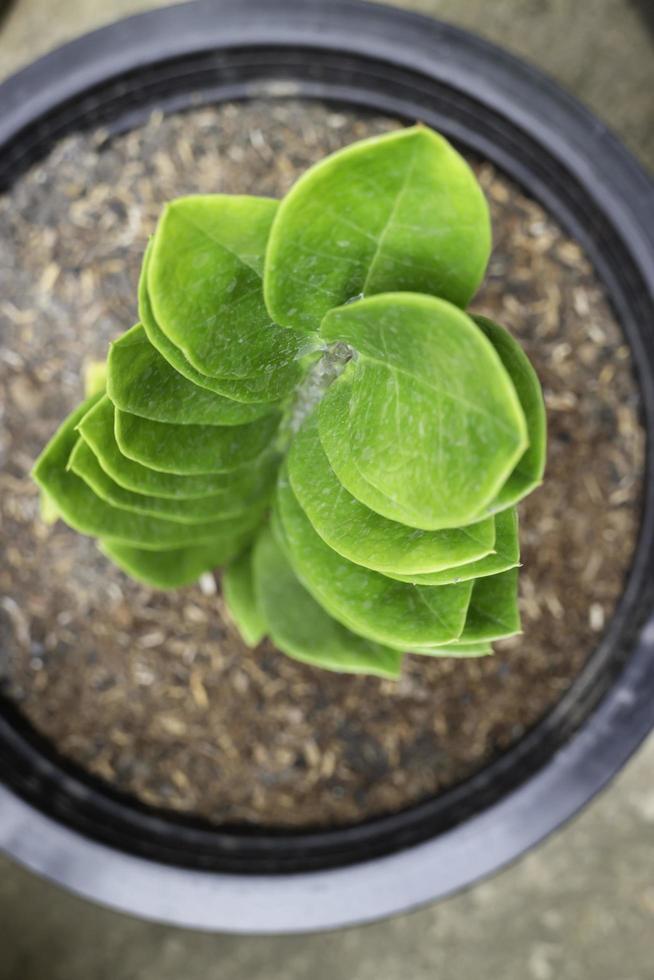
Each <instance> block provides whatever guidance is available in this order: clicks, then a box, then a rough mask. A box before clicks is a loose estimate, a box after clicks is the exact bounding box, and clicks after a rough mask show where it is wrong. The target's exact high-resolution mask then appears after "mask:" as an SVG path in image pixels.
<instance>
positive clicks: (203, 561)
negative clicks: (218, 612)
mask: <svg viewBox="0 0 654 980" xmlns="http://www.w3.org/2000/svg"><path fill="white" fill-rule="evenodd" d="M243 543H244V542H243V539H242V538H241V539H239V538H233V539H231V540H228V539H225V540H224V541H217V542H211V543H209V544H198V545H190V546H189V547H187V548H171V549H170V550H165V551H146V550H144V549H142V548H134V547H132V546H131V545H127V544H118V543H117V542H115V541H99V542H98V547H99V548H100V550H101V551H102V553H103V554H104V555H106V556H107V558H110V559H111V561H113V562H114V564H116V565H118V567H119V568H120V569H122V571H123V572H125V574H126V575H130V576H131V577H132V578H135V579H137V581H139V582H143V583H145V585H150V586H152V587H153V588H155V589H178V588H181V586H183V585H190V584H191V583H192V582H195V581H197V579H198V578H199V577H200V576H201V575H202V574H203V573H204V572H211V571H213V570H214V569H216V568H219V567H220V566H221V565H225V564H226V563H227V562H228V561H231V559H232V558H233V556H234V555H235V554H237V553H238V551H239V550H240V549H241V548H242V547H243Z"/></svg>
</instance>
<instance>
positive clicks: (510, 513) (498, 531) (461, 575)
mask: <svg viewBox="0 0 654 980" xmlns="http://www.w3.org/2000/svg"><path fill="white" fill-rule="evenodd" d="M519 564H520V541H519V538H518V515H517V513H516V510H515V508H514V507H512V508H510V509H508V510H504V511H502V512H501V513H499V514H496V516H495V550H494V553H493V554H490V555H487V556H486V557H485V558H481V559H479V560H478V561H473V562H470V563H469V564H467V565H459V566H457V567H456V568H448V569H445V570H443V571H441V572H431V573H427V574H423V575H398V574H397V573H396V572H387V573H386V574H387V575H390V576H391V578H397V579H399V580H400V581H401V582H415V583H416V584H417V585H447V584H448V583H450V582H467V581H468V580H469V579H477V578H482V577H484V576H486V575H497V574H498V573H499V572H506V571H508V569H509V568H516V567H517V566H518V565H519Z"/></svg>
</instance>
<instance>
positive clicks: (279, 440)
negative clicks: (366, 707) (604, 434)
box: [34, 127, 545, 676]
mask: <svg viewBox="0 0 654 980" xmlns="http://www.w3.org/2000/svg"><path fill="white" fill-rule="evenodd" d="M489 250H490V228H489V218H488V211H487V206H486V202H485V200H484V197H483V194H482V193H481V190H480V188H479V187H478V185H477V183H476V180H475V178H474V176H473V174H472V172H471V171H470V170H469V168H468V167H467V165H466V164H465V162H464V161H463V160H462V158H461V157H460V156H459V155H458V154H457V153H456V152H455V151H454V150H453V149H452V147H451V146H450V145H449V144H448V143H447V142H446V141H445V140H444V139H442V138H441V137H440V136H438V135H436V134H435V133H433V132H431V131H430V130H428V129H426V128H424V127H415V128H413V129H406V130H403V131H401V132H399V133H393V134H390V135H388V136H384V137H381V138H377V139H372V140H366V141H363V142H361V143H358V144H355V145H353V146H351V147H348V148H347V149H346V150H343V151H341V152H340V153H337V154H335V155H334V156H332V157H330V158H328V159H327V160H325V161H323V162H322V163H320V164H319V165H317V166H316V167H314V168H312V169H311V170H309V171H308V172H307V173H306V174H305V175H304V176H303V177H302V178H301V179H300V180H299V181H298V182H297V184H296V185H295V186H294V187H293V188H292V189H291V191H290V192H289V194H288V195H287V196H286V197H285V198H284V200H283V201H282V202H281V204H278V203H277V202H276V201H272V200H268V199H263V198H254V197H227V196H222V195H215V196H198V197H191V198H182V199H180V200H177V201H174V202H172V203H171V204H170V205H168V207H167V208H166V209H165V211H164V214H163V216H162V218H161V220H160V222H159V225H158V227H157V230H156V234H155V236H154V238H153V239H152V241H151V242H150V245H149V247H148V249H147V251H146V254H145V258H144V262H143V268H142V273H141V281H140V286H139V316H140V323H139V324H137V325H136V326H135V327H133V328H132V329H131V330H129V331H127V333H125V334H124V335H123V336H122V337H121V338H120V339H119V340H118V341H117V342H116V343H114V344H113V345H112V346H111V349H110V352H109V356H108V359H107V381H106V391H104V390H103V391H101V392H97V393H96V394H94V395H92V396H91V397H90V398H89V399H88V400H87V401H86V402H85V403H84V404H83V405H81V406H80V407H79V408H78V409H77V411H75V412H74V413H73V414H72V415H71V416H70V417H69V418H68V419H67V420H66V422H65V423H64V424H63V426H62V427H61V429H60V430H59V431H58V432H57V434H56V435H55V437H54V438H53V440H52V441H51V442H50V443H49V445H48V446H47V447H46V449H45V450H44V452H43V454H42V455H41V457H40V459H39V460H38V462H37V464H36V466H35V470H34V473H35V478H36V480H37V481H38V483H39V484H40V486H41V488H42V491H43V493H44V495H45V497H46V499H47V501H48V504H49V509H50V510H52V509H53V508H54V510H55V511H56V513H57V514H58V515H59V516H61V517H63V519H64V520H65V521H67V523H69V524H70V525H71V526H72V527H74V528H76V529H77V530H79V531H81V532H83V533H85V534H90V535H92V536H94V537H96V538H98V539H99V543H100V547H101V548H102V550H103V551H104V552H105V553H106V554H107V555H108V556H109V557H111V558H112V559H113V560H114V561H115V562H116V563H117V564H118V565H120V566H121V567H122V568H123V569H124V570H125V571H127V572H128V573H130V574H131V575H133V576H134V577H136V578H138V579H141V580H143V581H145V582H148V583H150V584H153V585H155V586H160V587H174V586H178V585H182V584H184V583H187V582H190V581H192V580H193V579H195V578H197V577H198V575H199V574H201V573H202V572H203V571H207V570H210V569H214V568H216V567H218V566H225V565H226V566H227V569H226V572H225V575H224V590H225V597H226V600H227V603H228V606H229V608H230V611H231V613H232V616H233V618H234V620H235V621H236V623H237V625H238V627H239V629H240V631H241V633H242V635H243V637H244V638H245V640H246V642H248V643H249V644H251V645H254V644H256V643H257V642H258V641H259V640H260V639H261V638H262V637H263V636H264V635H269V636H270V637H271V638H272V640H273V641H274V642H275V643H276V645H277V646H278V647H279V648H280V649H281V650H283V651H284V652H286V653H288V654H289V655H291V656H293V657H296V658H299V659H301V660H306V661H309V662H311V663H314V664H318V665H320V666H323V667H326V668H330V669H336V670H344V671H353V672H366V673H376V674H379V675H383V676H395V675H396V674H397V673H398V671H399V666H400V661H401V657H402V654H403V652H405V651H412V652H416V653H422V654H425V655H447V656H479V655H483V654H485V653H488V652H489V651H490V644H491V642H492V641H493V640H496V639H499V638H501V637H504V636H507V635H510V634H512V633H514V632H516V631H517V630H519V616H518V611H517V599H516V582H517V569H518V565H519V548H518V525H517V516H516V511H515V505H516V503H517V502H518V501H519V500H520V499H521V498H522V497H524V496H525V495H526V494H527V493H529V492H530V491H531V490H532V489H533V488H534V487H535V486H537V485H538V483H539V482H540V481H541V479H542V473H543V460H544V446H545V419H544V410H543V404H542V397H541V393H540V387H539V384H538V381H537V378H536V376H535V374H534V371H533V369H532V368H531V366H530V364H529V362H528V360H527V358H526V356H525V355H524V353H523V351H522V350H521V348H520V347H519V345H518V344H517V343H516V341H515V340H513V339H512V337H511V336H510V335H509V334H508V333H507V331H505V330H504V329H503V328H502V327H500V326H498V325H496V324H494V323H492V322H491V321H489V320H486V319H484V318H481V317H471V316H469V315H467V314H466V313H465V312H463V309H464V308H465V306H466V305H467V303H468V302H469V300H470V299H471V297H472V295H473V294H474V292H475V291H476V289H477V287H478V285H479V283H480V282H481V280H482V278H483V275H484V272H485V268H486V264H487V261H488V255H489ZM335 355H337V356H335ZM335 364H338V365H340V371H335V370H334V365H335ZM325 366H327V368H330V367H331V371H332V375H333V374H337V377H336V378H335V380H332V381H331V383H330V384H329V385H328V386H327V387H326V389H325V390H321V387H320V384H319V383H318V382H317V380H316V379H320V378H321V377H325V376H330V377H331V375H329V371H325Z"/></svg>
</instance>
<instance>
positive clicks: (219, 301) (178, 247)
mask: <svg viewBox="0 0 654 980" xmlns="http://www.w3.org/2000/svg"><path fill="white" fill-rule="evenodd" d="M277 206H278V205H277V201H273V200H270V199H268V198H260V197H245V196H228V195H222V194H215V195H204V196H197V197H184V198H179V199H178V200H176V201H173V202H172V203H170V204H168V205H167V206H166V208H165V210H164V212H163V215H162V217H161V219H160V221H159V225H158V227H157V231H156V234H155V237H154V243H153V247H152V253H151V257H150V261H149V265H148V272H147V283H148V296H149V299H150V304H151V307H152V312H153V315H154V318H155V320H156V322H157V324H158V326H159V328H160V329H161V330H162V331H163V333H164V334H165V335H166V336H167V337H168V339H169V340H170V341H172V343H173V344H175V345H176V346H177V347H178V348H179V349H180V350H181V351H182V353H183V354H184V357H185V358H186V360H187V361H188V362H189V363H190V364H192V365H193V367H195V368H196V369H197V370H198V371H200V372H202V374H207V375H209V376H211V377H215V378H234V379H248V378H258V377H260V376H261V375H277V376H278V377H279V378H285V379H286V382H285V385H286V388H287V390H289V391H290V390H292V388H293V387H294V385H295V384H296V383H297V381H298V380H299V377H300V373H301V371H300V366H299V364H298V363H297V358H298V354H299V351H300V341H299V339H298V338H297V337H295V336H294V335H292V334H289V333H288V332H286V331H285V330H283V329H282V328H280V327H278V326H277V325H276V324H274V323H272V322H271V318H270V316H269V315H268V311H267V310H266V306H265V303H264V301H263V289H262V281H261V280H262V276H263V257H264V254H265V249H266V243H267V241H268V233H269V231H270V225H271V223H272V220H273V217H274V215H275V212H276V210H277Z"/></svg>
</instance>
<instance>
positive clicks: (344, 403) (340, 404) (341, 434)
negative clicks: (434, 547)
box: [318, 373, 421, 530]
mask: <svg viewBox="0 0 654 980" xmlns="http://www.w3.org/2000/svg"><path fill="white" fill-rule="evenodd" d="M351 392H352V385H351V383H350V381H349V380H348V376H347V373H345V374H342V375H341V376H340V378H338V379H337V380H336V381H335V382H333V383H332V385H331V386H330V387H329V389H328V390H327V392H326V394H325V395H324V397H323V399H322V402H321V403H320V406H319V408H318V433H319V435H320V442H321V444H322V447H323V449H324V451H325V455H326V456H327V459H328V462H329V465H330V466H331V467H332V469H333V470H334V473H335V474H336V477H337V479H338V480H339V482H342V477H343V475H344V474H346V477H345V478H346V479H347V481H348V490H349V492H350V493H351V494H352V496H353V497H354V498H355V499H357V500H359V501H365V503H366V506H367V507H369V508H370V509H371V510H373V511H374V512H375V513H376V514H379V515H380V516H383V517H386V518H388V519H389V520H392V521H397V522H398V523H400V524H406V525H408V526H409V527H414V529H415V518H414V516H413V515H412V514H410V513H408V512H407V511H405V510H403V509H402V508H401V507H400V506H399V505H398V504H397V503H396V502H395V501H393V500H390V499H389V498H388V497H387V496H386V495H385V494H383V493H382V492H381V490H378V489H377V488H376V487H374V486H373V485H372V483H369V482H368V480H366V478H365V477H364V476H363V474H362V473H361V471H360V470H359V468H358V466H357V462H356V459H355V458H354V456H353V455H352V453H351V452H350V449H349V428H348V423H349V418H350V397H351ZM323 412H324V413H325V416H327V415H328V416H329V423H328V424H324V422H323V418H322V416H323ZM417 530H421V529H420V528H417Z"/></svg>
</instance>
